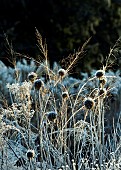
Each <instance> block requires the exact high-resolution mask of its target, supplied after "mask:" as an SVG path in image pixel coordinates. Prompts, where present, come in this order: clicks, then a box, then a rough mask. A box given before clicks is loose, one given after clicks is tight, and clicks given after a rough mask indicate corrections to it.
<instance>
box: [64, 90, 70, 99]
mask: <svg viewBox="0 0 121 170" xmlns="http://www.w3.org/2000/svg"><path fill="white" fill-rule="evenodd" d="M68 97H69V95H68V92H67V91H64V92H62V98H63V99H67V98H68Z"/></svg>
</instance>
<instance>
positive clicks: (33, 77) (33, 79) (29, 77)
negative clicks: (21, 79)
mask: <svg viewBox="0 0 121 170" xmlns="http://www.w3.org/2000/svg"><path fill="white" fill-rule="evenodd" d="M36 78H37V74H36V73H34V72H31V73H29V74H28V80H29V81H31V82H32V83H33V82H34V81H35V80H36Z"/></svg>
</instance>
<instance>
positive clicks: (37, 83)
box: [34, 79, 44, 90]
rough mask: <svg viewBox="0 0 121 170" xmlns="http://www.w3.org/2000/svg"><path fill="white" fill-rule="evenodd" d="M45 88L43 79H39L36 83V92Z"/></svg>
mask: <svg viewBox="0 0 121 170" xmlns="http://www.w3.org/2000/svg"><path fill="white" fill-rule="evenodd" d="M43 86H44V83H43V81H42V80H41V79H37V80H35V81H34V87H35V89H36V90H40V88H41V87H43Z"/></svg>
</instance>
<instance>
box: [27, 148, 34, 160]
mask: <svg viewBox="0 0 121 170" xmlns="http://www.w3.org/2000/svg"><path fill="white" fill-rule="evenodd" d="M34 155H35V152H34V150H32V149H29V150H28V151H27V153H26V156H27V158H28V159H29V160H30V159H32V158H34Z"/></svg>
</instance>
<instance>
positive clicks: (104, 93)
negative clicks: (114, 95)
mask: <svg viewBox="0 0 121 170" xmlns="http://www.w3.org/2000/svg"><path fill="white" fill-rule="evenodd" d="M98 94H99V96H100V97H101V98H105V97H106V95H107V90H106V89H105V88H103V89H100V90H99V93H98Z"/></svg>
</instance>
